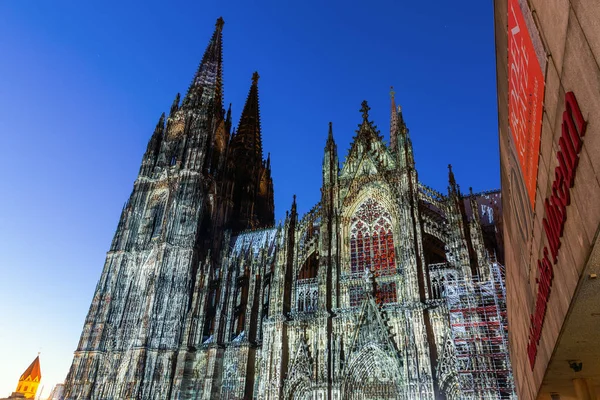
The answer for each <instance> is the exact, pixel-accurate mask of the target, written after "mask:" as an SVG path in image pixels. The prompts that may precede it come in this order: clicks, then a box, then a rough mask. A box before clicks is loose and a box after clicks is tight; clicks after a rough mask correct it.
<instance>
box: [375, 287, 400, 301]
mask: <svg viewBox="0 0 600 400" xmlns="http://www.w3.org/2000/svg"><path fill="white" fill-rule="evenodd" d="M375 297H376V299H377V303H395V302H396V282H389V283H382V284H380V285H377V291H376V292H375Z"/></svg>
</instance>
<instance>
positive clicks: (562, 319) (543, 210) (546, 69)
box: [494, 0, 600, 400]
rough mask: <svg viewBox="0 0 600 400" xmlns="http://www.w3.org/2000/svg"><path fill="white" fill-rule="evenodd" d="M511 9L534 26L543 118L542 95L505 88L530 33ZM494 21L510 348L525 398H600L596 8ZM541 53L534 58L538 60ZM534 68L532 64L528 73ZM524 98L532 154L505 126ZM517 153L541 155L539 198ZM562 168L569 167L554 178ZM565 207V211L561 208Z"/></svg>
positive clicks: (535, 0) (576, 4)
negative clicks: (538, 126) (537, 98)
mask: <svg viewBox="0 0 600 400" xmlns="http://www.w3.org/2000/svg"><path fill="white" fill-rule="evenodd" d="M515 4H516V7H518V8H517V9H515ZM511 7H512V8H511ZM513 11H514V12H516V13H521V14H522V16H523V20H525V21H527V20H529V21H528V23H526V24H525V26H527V31H526V33H527V34H528V35H529V37H530V38H531V42H532V44H531V46H530V52H529V58H527V52H526V54H525V56H524V59H525V60H526V61H529V62H531V63H535V62H537V63H538V64H539V70H540V71H541V73H542V75H543V80H544V88H543V96H542V98H543V103H542V107H540V109H539V110H540V111H541V112H540V113H537V112H536V110H535V109H533V110H532V108H534V107H531V102H535V89H534V88H532V87H531V86H530V87H528V86H527V85H513V86H512V87H511V85H510V84H509V80H510V79H513V82H514V81H515V80H514V79H515V75H513V76H512V77H511V73H512V74H519V73H520V72H522V71H520V66H519V65H518V59H519V55H516V56H515V53H514V48H513V53H512V54H511V53H510V50H509V49H510V48H511V43H510V41H511V40H512V39H513V38H515V36H516V37H519V34H522V33H523V32H524V30H523V28H524V27H523V26H519V27H516V26H515V25H514V16H510V15H511V12H513ZM509 16H510V17H509ZM494 19H495V35H496V54H497V80H498V120H499V138H500V158H501V174H502V175H501V179H502V199H503V213H504V240H505V243H504V245H505V249H506V250H505V260H506V261H505V262H506V272H507V278H506V280H507V282H506V288H507V306H508V319H509V326H510V334H509V340H510V347H511V358H512V364H513V370H514V375H515V380H516V382H515V383H516V387H517V393H518V394H519V398H521V399H524V400H527V399H535V398H538V399H550V398H551V396H554V397H552V398H561V399H571V398H573V399H575V398H581V399H588V398H596V397H595V396H596V395H597V394H598V393H600V390H599V385H600V379H599V377H600V367H599V366H598V365H599V364H600V351H599V350H598V346H597V344H598V342H599V339H600V307H599V304H600V301H599V300H600V279H598V278H595V275H594V274H598V273H600V264H599V262H598V259H599V258H598V253H599V252H600V249H599V247H600V245H599V244H598V228H599V223H600V201H599V199H600V113H599V111H600V67H599V65H600V2H599V1H597V0H520V1H518V0H495V1H494ZM511 21H512V22H511ZM509 24H510V26H509ZM519 30H520V32H518V31H519ZM520 40H523V38H522V37H519V42H518V43H516V45H517V47H516V48H517V49H521V50H522V49H523V47H528V44H527V43H526V42H527V41H526V40H525V41H524V42H521V41H520ZM513 44H514V43H513ZM536 50H537V55H538V57H536V56H535V55H534V56H532V54H534V53H535V51H536ZM521 59H523V57H521ZM515 60H517V62H516V63H515ZM532 66H533V67H535V64H531V65H528V67H529V68H530V71H531V67H532ZM529 78H530V79H529V82H528V83H529V84H530V85H531V83H532V79H531V76H530V77H529ZM516 81H519V79H516ZM527 81H528V80H527V79H524V80H522V82H527ZM511 89H513V90H512V91H511ZM524 95H525V98H527V99H529V101H530V102H529V103H527V104H526V105H523V108H524V109H526V110H527V112H525V113H523V114H522V115H525V116H526V118H527V121H526V123H527V124H528V129H525V133H526V134H527V137H526V138H525V139H526V140H525V141H524V142H525V148H523V147H520V145H521V143H518V142H519V141H523V139H522V138H521V139H519V138H518V137H517V138H516V139H515V135H514V133H515V132H513V130H514V131H518V129H513V128H512V126H514V120H513V121H512V123H513V124H512V125H511V122H509V121H510V119H511V118H517V117H518V116H519V114H518V113H517V115H515V112H514V110H515V108H516V109H517V110H518V109H519V107H520V106H519V104H515V102H516V101H518V99H519V98H522V97H523V96H524ZM511 102H513V103H512V105H510V103H511ZM577 106H578V107H579V109H580V110H581V116H579V115H577V110H576V108H577ZM511 107H512V110H513V112H512V113H510V112H509V110H510V109H511ZM565 111H566V114H565ZM579 117H582V118H583V120H584V121H585V126H584V125H582V124H581V121H580V118H579ZM540 122H541V130H540V131H539V132H538V133H539V135H540V136H539V146H537V145H536V142H535V140H531V139H534V138H535V136H536V129H535V123H540ZM563 132H564V133H565V134H564V135H563ZM517 133H518V132H517ZM569 133H573V134H574V135H575V136H573V138H575V146H571V145H570V144H569V142H568V141H566V140H565V139H568V138H569V137H570V136H566V135H567V134H569ZM561 136H563V139H561ZM577 137H581V148H580V149H579V152H578V157H577V159H578V162H576V163H574V164H571V165H568V164H569V159H573V157H572V154H571V152H572V151H573V150H575V153H577V151H576V150H577ZM561 140H562V142H561ZM571 143H573V142H571ZM517 148H519V150H517ZM520 150H523V151H530V152H531V153H532V154H533V155H534V156H536V155H539V158H538V160H537V163H535V164H534V165H537V171H534V173H533V174H532V176H533V177H534V180H533V183H534V186H533V194H534V197H531V198H530V195H529V194H530V193H532V192H531V191H530V192H528V190H527V182H526V181H527V176H528V173H530V172H531V170H530V169H529V170H528V167H527V165H524V163H523V160H521V159H520V158H519V151H520ZM559 160H562V161H565V160H566V163H564V164H565V165H563V168H559V169H558V170H557V167H560V166H561V164H560V163H559ZM565 176H566V177H567V178H571V177H572V178H573V179H572V186H571V185H569V183H571V182H566V184H565V183H563V181H564V180H563V178H564V177H565ZM567 181H568V180H567ZM569 186H571V187H569ZM553 188H554V189H553ZM564 200H568V202H566V204H565V205H564V206H563V205H562V202H563V201H564ZM546 202H548V204H547V205H546V206H545V204H546ZM544 220H546V223H547V225H548V226H547V227H546V228H544ZM561 228H562V234H561V232H560V231H561ZM557 245H558V246H560V247H558V249H556V247H557ZM545 250H546V252H547V254H548V256H547V257H545V254H544V251H545ZM553 250H554V253H557V254H556V260H554V254H553ZM538 265H540V266H541V268H540V267H539V266H538ZM548 289H549V290H548ZM538 337H539V341H538V340H537V339H538Z"/></svg>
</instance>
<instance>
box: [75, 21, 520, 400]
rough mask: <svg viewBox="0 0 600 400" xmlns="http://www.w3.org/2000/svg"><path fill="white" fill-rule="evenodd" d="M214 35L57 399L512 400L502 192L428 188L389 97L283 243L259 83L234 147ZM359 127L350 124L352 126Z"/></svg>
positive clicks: (332, 163) (142, 185)
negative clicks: (386, 123)
mask: <svg viewBox="0 0 600 400" xmlns="http://www.w3.org/2000/svg"><path fill="white" fill-rule="evenodd" d="M223 25H224V22H223V20H222V19H221V18H219V19H218V20H217V24H216V29H215V32H214V34H213V36H212V38H211V39H210V42H209V45H208V47H207V49H206V52H205V54H204V57H203V58H202V61H201V63H200V66H199V68H198V70H197V72H196V74H195V76H194V79H193V81H192V83H191V85H190V87H189V89H188V92H187V94H186V95H185V97H183V99H180V97H179V95H177V97H176V98H175V101H174V102H173V105H172V106H171V109H170V112H169V115H168V117H166V116H165V115H164V114H163V115H162V116H161V117H160V120H159V122H158V125H157V126H156V129H155V130H154V133H153V134H152V136H151V138H150V141H149V143H148V147H147V150H146V152H145V154H144V156H143V159H142V164H141V168H140V171H139V175H138V177H137V179H136V181H135V183H134V187H133V192H132V194H131V196H130V198H129V199H128V201H127V202H126V204H125V206H124V208H123V211H122V214H121V217H120V220H119V223H118V227H117V230H116V233H115V236H114V239H113V242H112V245H111V247H110V251H109V252H108V255H107V257H106V263H105V265H104V269H103V272H102V275H101V277H100V280H99V282H98V285H97V287H96V291H95V294H94V297H93V300H92V304H91V306H90V309H89V313H88V315H87V318H86V320H85V324H84V327H83V332H82V334H81V339H80V341H79V345H78V347H77V350H76V352H75V356H74V359H73V364H72V366H71V369H70V371H69V374H68V376H67V380H66V383H65V399H115V400H116V399H253V398H257V399H315V400H316V399H319V400H325V399H338V400H341V399H405V400H411V399H432V400H433V399H451V400H454V399H504V398H506V399H512V398H515V397H514V387H513V386H514V385H513V381H512V373H511V367H510V361H509V358H508V349H507V346H508V345H507V329H506V313H505V311H506V310H505V307H506V306H505V301H504V294H505V290H504V281H503V267H502V264H501V263H502V240H501V236H500V233H499V232H501V230H500V229H499V226H498V224H499V223H501V202H500V195H499V192H498V191H495V192H494V191H492V192H485V193H479V194H473V193H470V194H469V195H463V194H461V191H460V189H459V186H458V185H457V183H456V181H455V179H454V175H453V173H452V170H451V169H450V173H449V187H448V193H447V194H442V193H439V192H436V191H435V190H432V189H431V188H429V187H427V186H425V185H424V184H422V183H421V182H419V179H418V175H417V171H416V170H415V163H414V158H413V149H412V144H411V140H410V137H409V131H408V129H407V127H406V124H405V121H404V118H403V115H402V112H401V109H400V107H396V105H395V103H394V98H393V93H392V105H391V124H390V125H391V129H390V143H389V145H387V144H386V143H384V141H383V137H382V136H381V135H380V133H379V131H378V130H377V129H376V128H375V126H374V125H373V123H372V122H371V121H369V106H368V105H367V102H366V101H365V102H363V104H362V108H361V112H362V116H360V121H361V124H360V127H359V129H358V131H357V132H356V136H355V137H354V141H353V143H352V145H351V147H350V150H349V154H348V156H347V159H346V161H345V163H344V164H343V165H342V166H341V167H340V165H339V162H338V154H337V147H336V144H335V141H334V136H333V129H332V125H331V123H330V124H329V133H328V136H327V140H326V143H325V152H324V157H323V183H322V189H321V193H322V196H321V200H320V202H319V203H318V204H316V205H315V206H314V207H313V208H312V210H311V211H310V212H308V213H307V214H306V215H304V216H299V215H298V213H297V209H296V198H294V199H293V202H292V205H291V209H290V210H289V211H288V212H287V214H286V218H285V221H284V222H283V223H281V224H279V225H278V226H275V224H274V201H273V181H272V179H271V165H270V160H269V158H268V157H267V159H266V160H265V159H264V158H263V150H262V139H261V126H260V113H259V98H258V80H259V76H258V74H257V73H254V75H253V76H252V83H251V86H250V91H249V93H248V97H247V100H246V104H245V106H244V108H243V112H242V115H241V118H240V121H239V125H238V128H237V130H235V129H232V121H231V107H230V108H229V111H225V110H224V108H223V86H222V29H223ZM357 119H358V118H357Z"/></svg>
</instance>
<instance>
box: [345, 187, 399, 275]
mask: <svg viewBox="0 0 600 400" xmlns="http://www.w3.org/2000/svg"><path fill="white" fill-rule="evenodd" d="M367 267H368V268H369V269H370V270H371V271H373V272H374V273H375V274H376V275H391V274H393V273H394V272H395V270H396V256H395V252H394V235H393V234H392V218H391V215H390V213H389V212H388V211H387V210H386V209H385V208H383V207H382V206H381V204H379V203H378V202H376V201H375V200H373V199H367V200H366V201H365V202H364V203H363V204H361V206H360V207H359V208H358V210H357V211H356V213H355V214H354V216H353V217H352V222H351V226H350V271H351V273H352V274H358V273H363V272H364V271H365V269H366V268H367Z"/></svg>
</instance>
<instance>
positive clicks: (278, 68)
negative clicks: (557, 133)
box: [0, 0, 500, 397]
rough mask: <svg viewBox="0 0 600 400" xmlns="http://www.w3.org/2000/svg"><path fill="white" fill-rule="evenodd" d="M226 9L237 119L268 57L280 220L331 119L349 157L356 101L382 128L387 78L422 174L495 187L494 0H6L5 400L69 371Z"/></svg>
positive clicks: (313, 185)
mask: <svg viewBox="0 0 600 400" xmlns="http://www.w3.org/2000/svg"><path fill="white" fill-rule="evenodd" d="M219 16H223V18H224V19H225V27H224V31H223V42H224V85H225V100H226V103H227V104H228V103H229V102H231V103H233V115H234V121H235V124H236V125H237V121H238V119H239V115H240V112H241V109H242V107H243V103H244V100H245V98H246V95H247V93H248V89H249V87H250V83H251V81H250V78H251V75H252V72H253V71H255V70H258V72H259V73H260V76H261V79H260V81H259V93H260V102H261V119H262V132H263V148H264V150H265V156H266V152H271V159H272V168H273V179H274V184H275V207H276V216H277V219H281V218H282V217H283V216H284V215H285V210H286V209H288V208H289V205H290V204H291V200H292V195H293V194H294V193H295V194H297V195H298V206H299V210H300V211H301V212H306V211H308V210H309V209H310V208H311V207H312V206H313V205H314V204H315V203H316V202H317V201H318V200H319V196H320V192H319V190H320V183H321V163H322V156H323V148H324V145H325V140H326V138H327V128H328V126H327V124H328V122H329V121H332V122H333V129H334V136H335V140H336V142H337V144H338V148H339V154H340V161H343V160H344V158H345V156H346V154H347V151H348V147H349V144H350V142H351V140H352V137H353V135H354V131H355V130H356V128H357V125H358V124H359V123H360V122H361V114H360V112H359V109H360V103H361V101H362V100H363V99H366V100H368V101H369V105H370V106H371V119H372V120H374V121H375V123H376V124H377V125H378V127H379V129H381V132H382V133H383V134H384V136H385V138H386V140H389V116H390V102H389V94H388V93H389V88H390V85H393V86H394V87H395V89H396V98H397V102H398V104H400V105H402V107H403V111H404V117H405V120H406V121H407V123H408V126H409V128H410V134H411V137H412V140H413V143H414V149H415V158H416V163H417V169H418V172H419V177H420V179H421V180H422V181H423V182H424V183H426V184H428V185H429V186H432V187H433V188H435V189H437V190H439V191H443V192H445V191H446V187H447V164H449V163H452V164H453V165H454V167H455V168H454V170H455V173H456V176H457V180H458V181H459V183H460V184H462V187H463V190H464V191H466V190H467V188H468V187H469V186H473V188H474V190H475V191H481V190H486V189H494V188H498V187H499V185H500V178H499V157H498V137H497V109H496V83H495V58H494V57H495V50H494V39H493V14H492V5H491V2H489V1H482V0H464V1H459V2H455V1H452V2H450V1H442V0H437V1H407V0H395V1H391V0H390V1H354V0H350V1H348V0H346V1H328V0H327V1H325V0H322V1H287V0H283V1H282V0H280V1H271V2H259V1H257V0H246V1H240V2H239V3H236V2H225V1H222V2H216V1H215V2H205V1H147V0H145V1H107V0H102V1H96V2H90V1H58V0H57V1H49V0H45V1H42V0H37V1H18V0H12V1H11V0H4V1H1V2H0V38H2V39H1V40H0V57H1V58H0V60H1V62H0V77H1V78H0V124H1V125H0V135H1V138H2V145H1V146H2V157H0V171H2V173H1V176H2V187H3V190H2V196H0V360H1V362H0V397H3V396H5V395H8V394H9V393H10V392H11V391H13V390H14V389H15V386H16V383H17V380H18V377H19V375H20V374H21V373H22V372H23V370H24V369H25V368H26V367H27V366H28V365H29V363H30V362H31V361H32V360H33V359H34V358H35V356H36V354H37V352H38V351H41V362H42V372H43V375H44V378H43V385H45V387H44V394H45V395H48V394H49V391H50V388H51V386H52V385H53V384H54V383H56V382H59V381H62V380H64V378H65V376H66V374H67V372H68V368H69V365H70V362H71V358H72V352H73V351H74V350H75V348H76V347H77V342H78V340H79V335H80V333H81V328H82V325H83V321H84V318H85V315H86V313H87V310H88V307H89V304H90V301H91V298H92V295H93V291H94V288H95V285H96V282H97V280H98V278H99V276H100V272H101V269H102V267H103V263H104V257H105V253H106V251H107V250H108V248H109V245H110V242H111V239H112V236H113V234H114V231H115V228H116V226H117V222H118V218H119V214H120V212H121V208H122V206H123V203H124V202H125V200H126V199H127V197H128V196H129V193H130V191H131V189H132V184H133V181H134V179H135V177H136V175H137V172H138V169H139V163H140V160H141V157H142V154H143V152H144V150H145V147H146V143H147V140H148V139H149V138H150V135H151V133H152V131H153V128H154V126H155V124H156V122H157V120H158V118H159V116H160V114H161V113H162V112H163V111H168V107H169V106H170V104H171V102H172V101H173V98H174V96H175V94H176V93H177V92H185V90H186V89H187V87H188V84H189V82H190V80H191V78H192V75H193V73H194V71H195V69H196V67H197V64H198V62H199V61H200V58H201V57H202V54H203V52H204V49H205V48H206V45H207V42H208V39H209V38H210V36H211V34H212V32H213V30H214V23H215V20H216V18H218V17H219Z"/></svg>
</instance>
